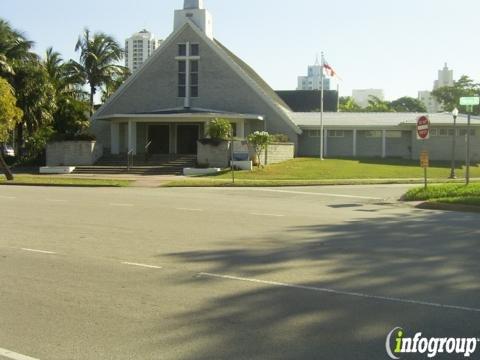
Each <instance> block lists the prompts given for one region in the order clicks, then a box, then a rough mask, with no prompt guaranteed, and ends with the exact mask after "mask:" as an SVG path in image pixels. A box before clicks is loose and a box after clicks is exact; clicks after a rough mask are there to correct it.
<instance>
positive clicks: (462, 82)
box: [432, 75, 480, 114]
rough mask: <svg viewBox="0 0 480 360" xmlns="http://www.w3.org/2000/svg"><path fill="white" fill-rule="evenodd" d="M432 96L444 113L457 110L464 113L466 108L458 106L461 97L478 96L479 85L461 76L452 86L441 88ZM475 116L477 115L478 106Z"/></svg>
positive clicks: (479, 92) (479, 93)
mask: <svg viewBox="0 0 480 360" xmlns="http://www.w3.org/2000/svg"><path fill="white" fill-rule="evenodd" d="M432 95H433V96H434V97H435V99H436V100H437V101H438V102H439V103H440V104H441V105H442V107H443V109H444V110H445V111H452V110H453V109H455V108H458V109H459V110H460V111H462V112H466V110H467V109H466V108H465V107H462V106H460V98H461V97H469V96H480V84H478V83H475V82H474V81H473V80H472V79H471V78H470V77H468V76H466V75H463V76H462V77H461V78H460V79H458V80H457V81H455V82H454V84H453V86H443V87H440V88H438V89H436V90H434V91H433V93H432ZM475 114H479V109H478V106H477V107H476V108H475Z"/></svg>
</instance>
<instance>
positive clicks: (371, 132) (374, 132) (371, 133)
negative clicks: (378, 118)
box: [365, 130, 383, 138]
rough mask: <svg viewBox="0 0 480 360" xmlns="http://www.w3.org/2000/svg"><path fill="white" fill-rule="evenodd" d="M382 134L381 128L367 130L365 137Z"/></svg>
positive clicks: (376, 136)
mask: <svg viewBox="0 0 480 360" xmlns="http://www.w3.org/2000/svg"><path fill="white" fill-rule="evenodd" d="M382 136H383V135H382V131H381V130H371V131H365V137H367V138H381V137H382Z"/></svg>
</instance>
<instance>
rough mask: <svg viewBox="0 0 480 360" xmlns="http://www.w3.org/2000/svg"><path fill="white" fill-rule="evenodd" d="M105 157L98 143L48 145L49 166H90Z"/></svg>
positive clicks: (57, 143)
mask: <svg viewBox="0 0 480 360" xmlns="http://www.w3.org/2000/svg"><path fill="white" fill-rule="evenodd" d="M102 156H103V146H102V145H101V144H99V143H97V142H96V141H62V142H54V143H50V144H48V145H47V166H89V165H93V164H95V162H97V160H98V159H99V158H101V157H102Z"/></svg>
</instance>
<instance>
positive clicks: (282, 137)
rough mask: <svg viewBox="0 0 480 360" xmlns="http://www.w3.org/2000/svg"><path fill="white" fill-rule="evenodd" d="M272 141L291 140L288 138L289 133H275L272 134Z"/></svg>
mask: <svg viewBox="0 0 480 360" xmlns="http://www.w3.org/2000/svg"><path fill="white" fill-rule="evenodd" d="M270 142H272V143H288V142H290V139H289V138H288V135H285V134H273V135H270Z"/></svg>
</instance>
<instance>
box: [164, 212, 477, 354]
mask: <svg viewBox="0 0 480 360" xmlns="http://www.w3.org/2000/svg"><path fill="white" fill-rule="evenodd" d="M478 219H479V218H478V216H477V215H475V214H463V213H439V212H426V211H412V212H411V213H410V215H408V216H405V215H402V216H383V217H379V218H376V219H371V218H365V219H361V220H357V221H351V222H348V221H347V222H344V223H340V224H336V225H315V226H307V227H304V226H303V227H293V228H280V229H278V233H272V234H271V236H270V237H264V238H259V239H258V243H257V246H253V247H252V246H250V248H245V247H243V246H242V239H238V243H237V244H238V246H237V247H236V248H233V249H231V248H230V249H227V250H222V249H219V250H215V249H212V250H206V251H193V252H182V253H176V254H170V255H169V256H171V257H173V258H177V259H179V260H181V261H182V262H186V263H200V264H203V265H205V269H206V271H208V272H210V273H216V274H226V275H235V276H241V277H248V278H260V279H263V280H273V281H281V282H289V283H296V284H301V285H307V286H315V287H321V288H332V289H336V290H346V291H351V292H360V293H366V294H370V295H377V296H390V297H397V298H404V299H413V300H418V301H428V302H436V303H442V304H449V305H459V306H466V307H473V308H480V295H479V290H480V282H479V281H478V277H479V275H480V266H479V258H480V250H479V246H478V245H479V242H480V230H479V228H478ZM230 245H231V244H230ZM186 281H187V282H188V283H189V284H191V285H192V286H198V285H199V284H201V285H202V286H208V285H209V284H211V282H215V284H218V282H225V284H226V286H228V287H229V291H226V292H225V293H221V294H217V293H212V296H211V298H210V299H208V301H205V302H203V303H202V305H201V307H196V308H194V309H190V310H186V311H185V312H183V313H180V314H178V317H177V320H178V326H179V327H184V329H188V331H187V332H186V334H185V336H184V337H182V338H177V339H176V341H177V342H178V346H190V342H195V343H196V344H197V345H198V344H201V345H200V346H199V347H197V348H198V351H196V352H195V353H194V354H192V356H191V358H192V359H194V358H195V359H213V358H225V359H226V358H232V359H237V358H250V359H251V358H255V359H260V358H261V359H266V358H285V359H384V358H386V355H385V337H386V335H387V333H388V332H389V331H390V330H391V329H393V328H394V327H396V326H401V327H404V328H405V329H406V331H407V333H408V332H409V333H410V334H411V333H412V332H417V331H422V332H423V333H424V334H426V335H428V336H442V337H444V336H448V335H450V336H456V337H461V336H469V337H471V336H476V337H477V336H480V332H479V330H480V327H479V325H478V324H479V323H480V313H478V312H477V313H475V312H467V311H460V310H452V309H441V308H434V307H429V306H423V305H415V304H403V303H395V302H389V301H381V300H374V299H362V298H356V297H351V296H345V295H335V294H327V293H320V292H312V291H306V290H297V289H287V288H279V287H275V286H272V285H264V284H252V283H244V282H235V281H232V280H223V279H208V278H204V277H198V278H191V279H189V280H186ZM160 331H162V330H160Z"/></svg>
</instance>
